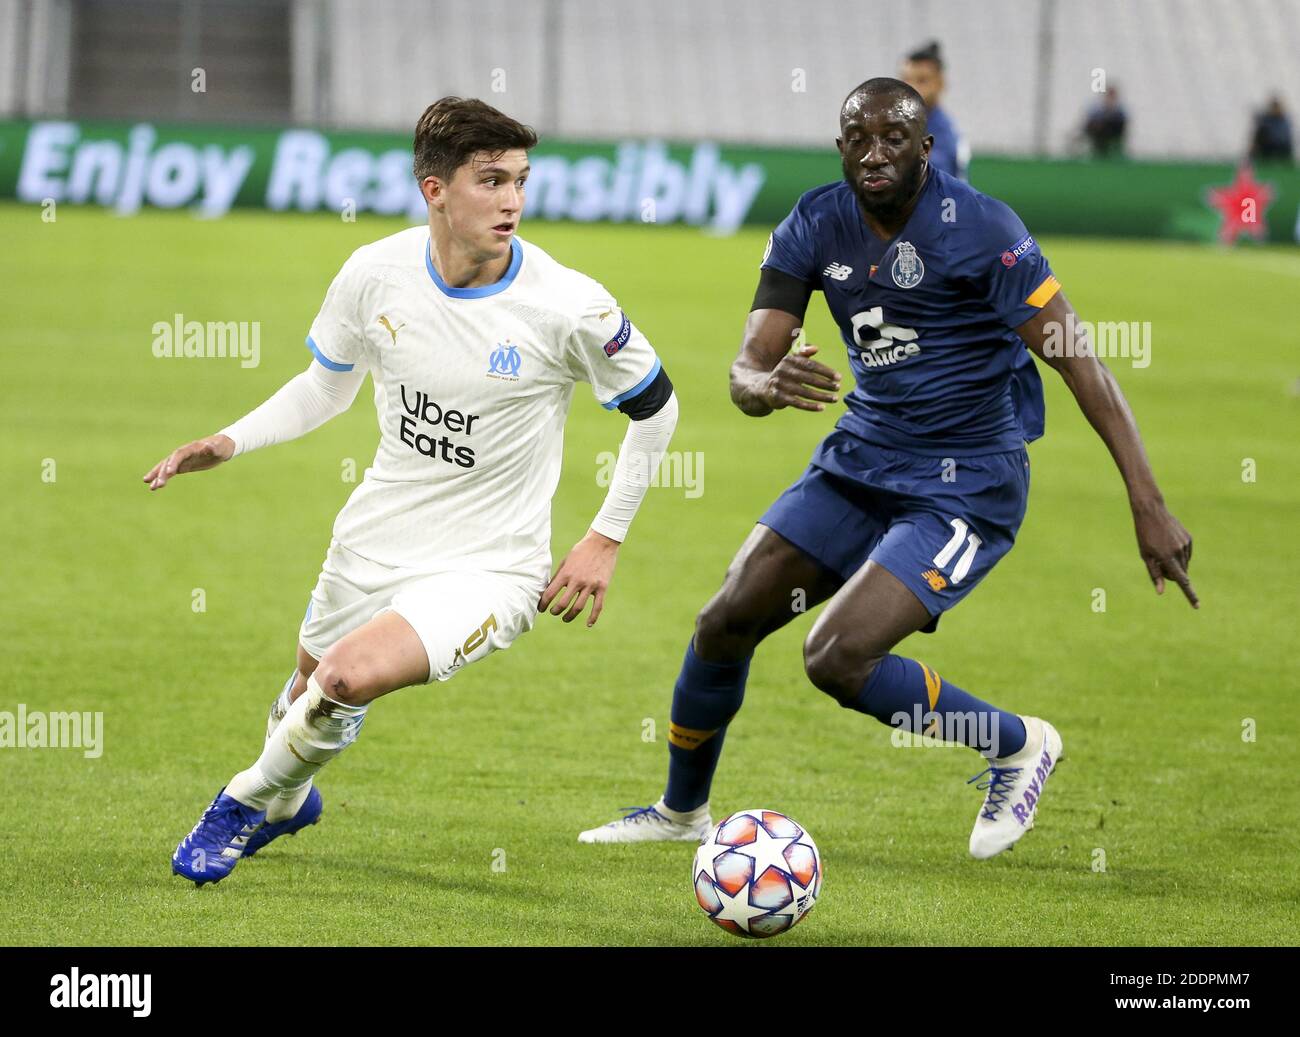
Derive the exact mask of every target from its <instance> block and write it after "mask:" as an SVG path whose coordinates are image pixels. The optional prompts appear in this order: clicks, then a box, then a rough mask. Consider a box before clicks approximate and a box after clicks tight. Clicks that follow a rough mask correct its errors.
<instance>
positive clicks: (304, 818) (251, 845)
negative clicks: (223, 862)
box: [243, 785, 324, 857]
mask: <svg viewBox="0 0 1300 1037" xmlns="http://www.w3.org/2000/svg"><path fill="white" fill-rule="evenodd" d="M323 806H324V804H323V803H322V802H321V798H320V792H319V791H318V790H317V788H316V786H315V785H313V786H312V787H311V791H310V792H308V793H307V798H306V799H304V800H303V801H302V806H300V807H299V808H298V813H296V814H294V815H293V817H291V818H288V819H287V820H284V821H268V822H267V823H266V824H264V825H263V826H262V827H261V828H259V829H258V830H257V831H256V832H254V833H253V834H252V836H251V837H249V840H248V845H247V846H245V847H244V854H243V855H244V856H245V857H251V856H253V854H255V853H256V852H257V851H258V850H260V849H261V848H262V847H263V846H265V845H266V844H267V843H269V842H270V841H271V840H272V839H278V838H279V837H280V836H282V835H296V834H297V833H298V832H299V831H301V830H302V829H304V828H306V827H307V826H308V825H314V824H315V823H316V822H317V821H319V820H320V812H321V809H322V808H323Z"/></svg>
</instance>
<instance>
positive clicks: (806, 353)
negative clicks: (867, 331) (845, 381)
mask: <svg viewBox="0 0 1300 1037" xmlns="http://www.w3.org/2000/svg"><path fill="white" fill-rule="evenodd" d="M816 352H817V347H816V346H800V347H799V348H798V349H795V350H792V351H791V352H789V353H787V354H786V355H785V356H783V357H782V358H781V362H780V363H778V364H777V365H776V367H774V368H772V371H771V373H770V374H769V375H768V376H767V381H766V382H765V384H764V385H763V390H762V392H761V394H760V395H761V396H762V398H763V402H765V403H766V404H767V405H768V406H769V407H771V408H772V409H773V410H780V409H781V408H782V407H794V408H796V409H797V410H825V409H826V404H828V403H836V402H837V401H838V397H836V396H835V395H834V394H835V393H837V392H839V391H840V373H839V372H838V371H835V370H832V369H831V368H829V367H827V366H826V365H825V364H821V363H818V362H817V361H816V360H813V359H812V356H813V354H814V353H816Z"/></svg>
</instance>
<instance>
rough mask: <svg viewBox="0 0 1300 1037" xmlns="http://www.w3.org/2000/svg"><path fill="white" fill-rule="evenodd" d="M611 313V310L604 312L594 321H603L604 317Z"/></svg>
mask: <svg viewBox="0 0 1300 1037" xmlns="http://www.w3.org/2000/svg"><path fill="white" fill-rule="evenodd" d="M613 312H614V311H613V310H606V311H605V312H604V313H602V314H601V315H600V316H599V317H597V318H596V319H597V320H604V319H605V318H606V317H608V316H609V315H610V314H611V313H613Z"/></svg>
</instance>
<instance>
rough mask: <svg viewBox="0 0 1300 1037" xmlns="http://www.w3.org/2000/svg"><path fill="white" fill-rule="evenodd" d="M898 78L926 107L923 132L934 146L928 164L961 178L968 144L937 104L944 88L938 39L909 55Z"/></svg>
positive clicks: (967, 163) (964, 168)
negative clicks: (925, 121)
mask: <svg viewBox="0 0 1300 1037" xmlns="http://www.w3.org/2000/svg"><path fill="white" fill-rule="evenodd" d="M898 78H899V79H901V80H902V81H903V82H904V83H906V84H907V85H908V86H910V87H911V88H912V89H913V90H915V91H916V92H917V93H918V94H920V95H921V100H923V101H924V102H925V106H926V108H928V109H929V119H928V121H927V124H926V126H927V129H926V132H927V133H930V134H931V135H933V137H934V145H933V147H931V148H930V165H932V166H934V167H935V168H936V169H942V170H943V171H944V172H945V173H949V174H951V175H952V176H955V177H960V178H961V179H962V180H965V179H966V168H967V166H969V165H970V146H969V145H968V144H967V143H966V139H965V138H964V137H962V136H961V134H960V133H958V132H957V125H956V123H954V122H953V121H952V119H951V118H950V117H949V115H948V113H947V112H945V111H944V110H943V109H942V108H940V107H939V98H941V97H942V96H943V87H944V82H943V57H942V56H941V55H940V53H939V42H938V41H937V40H933V41H931V42H930V43H928V44H926V45H925V46H924V47H922V48H921V49H920V50H917V51H913V52H912V53H911V54H909V55H908V56H907V60H906V61H904V62H903V67H902V69H901V70H900V71H899V73H898Z"/></svg>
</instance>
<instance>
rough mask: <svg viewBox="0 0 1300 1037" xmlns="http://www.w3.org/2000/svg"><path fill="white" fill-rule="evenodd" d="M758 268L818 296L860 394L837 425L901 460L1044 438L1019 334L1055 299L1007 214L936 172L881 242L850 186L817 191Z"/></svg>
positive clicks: (1039, 398)
mask: <svg viewBox="0 0 1300 1037" xmlns="http://www.w3.org/2000/svg"><path fill="white" fill-rule="evenodd" d="M762 265H763V266H764V267H772V268H773V269H776V270H780V271H782V272H784V273H786V274H789V275H791V276H792V277H797V278H799V279H800V280H802V281H804V282H806V283H807V284H808V285H810V286H811V287H812V288H814V289H816V290H819V291H821V292H822V293H823V294H824V295H825V297H826V304H827V306H828V307H829V308H830V311H831V315H832V316H833V317H834V318H835V322H836V323H837V324H838V325H839V327H840V334H841V336H842V338H843V340H844V344H845V345H846V346H847V347H848V354H849V364H850V366H851V367H852V370H853V377H854V379H855V380H856V383H857V385H856V387H855V388H854V389H853V390H852V391H851V392H850V393H849V394H848V395H847V396H846V397H845V398H844V402H845V405H846V406H847V411H846V412H845V414H844V415H843V417H841V418H840V420H839V423H838V426H837V427H839V428H842V429H845V430H846V431H848V432H851V433H853V434H854V435H857V436H859V437H861V438H862V439H865V440H868V441H869V442H874V443H879V444H881V445H883V446H887V447H892V448H894V449H896V450H905V451H909V452H911V453H915V454H922V455H927V456H954V457H957V456H967V457H969V456H973V455H976V454H987V453H998V452H1002V451H1006V450H1013V449H1019V448H1020V447H1021V446H1022V445H1023V443H1024V442H1025V441H1027V440H1033V439H1037V438H1038V437H1039V436H1041V435H1042V434H1043V386H1042V381H1041V380H1040V379H1039V376H1038V370H1037V368H1036V367H1035V366H1034V360H1033V357H1032V356H1031V355H1030V353H1029V350H1028V349H1027V348H1026V346H1025V344H1024V342H1022V341H1021V339H1020V337H1019V336H1018V335H1017V334H1016V333H1015V331H1014V330H1013V329H1014V328H1017V327H1019V326H1020V325H1021V324H1023V323H1024V322H1025V321H1027V320H1028V319H1029V318H1030V317H1032V316H1033V315H1034V313H1036V312H1037V311H1038V309H1039V308H1040V307H1042V306H1044V305H1045V304H1046V303H1047V302H1048V300H1049V299H1051V298H1052V296H1054V295H1055V294H1056V292H1057V291H1058V290H1059V289H1060V285H1059V284H1058V283H1057V280H1056V278H1055V277H1054V276H1053V275H1052V271H1051V268H1050V267H1049V266H1048V265H1047V260H1046V259H1045V258H1044V257H1043V254H1042V252H1041V251H1040V250H1039V248H1038V245H1037V243H1036V242H1035V241H1034V239H1033V238H1032V237H1030V235H1029V233H1028V231H1026V230H1025V225H1024V224H1023V223H1022V222H1021V221H1020V218H1019V217H1018V216H1017V215H1016V214H1015V213H1014V212H1013V211H1012V210H1011V208H1010V207H1009V206H1007V205H1005V204H1004V203H1002V202H1000V201H998V200H997V199H995V198H990V197H989V196H988V195H985V194H982V193H980V192H979V191H976V190H975V189H974V188H973V187H971V186H970V185H969V184H967V183H964V182H963V181H961V180H958V179H956V178H955V177H951V176H949V175H947V174H946V173H943V172H941V171H940V170H937V169H934V168H933V167H931V169H930V171H929V174H928V180H927V182H926V184H925V186H924V187H923V188H922V191H921V197H920V199H919V200H918V201H917V204H916V208H915V209H914V210H913V211H912V215H911V217H910V219H909V220H908V221H907V225H906V226H905V227H904V228H903V229H902V230H901V231H900V232H899V233H898V234H897V236H895V237H894V238H892V239H891V240H889V241H881V240H880V239H878V238H877V237H876V236H875V235H874V234H873V233H872V232H871V230H870V228H869V227H868V226H867V224H866V221H865V220H864V219H863V217H862V213H861V212H860V210H859V209H858V204H857V199H856V197H855V196H854V193H853V190H852V188H851V187H850V186H849V185H848V184H847V183H845V182H843V181H840V182H839V183H834V184H825V185H823V186H821V187H817V188H814V189H813V190H811V191H809V192H808V193H807V194H805V195H804V196H803V197H802V198H800V199H799V201H798V203H797V204H796V205H795V207H794V209H793V211H792V212H791V213H790V215H789V216H787V217H786V218H785V220H783V221H782V222H781V224H780V225H779V226H778V227H777V228H776V230H775V231H773V233H772V237H771V239H770V241H769V243H768V249H767V253H766V254H765V256H764V258H763V263H762Z"/></svg>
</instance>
